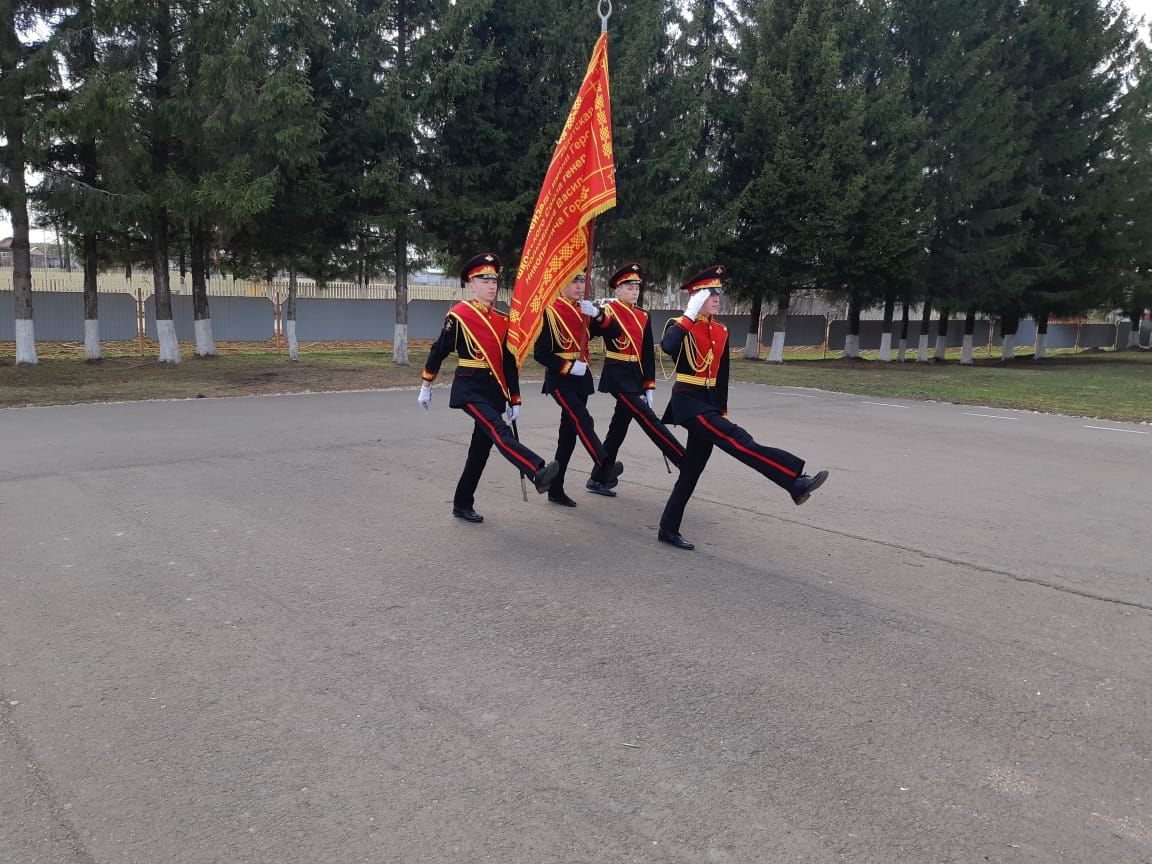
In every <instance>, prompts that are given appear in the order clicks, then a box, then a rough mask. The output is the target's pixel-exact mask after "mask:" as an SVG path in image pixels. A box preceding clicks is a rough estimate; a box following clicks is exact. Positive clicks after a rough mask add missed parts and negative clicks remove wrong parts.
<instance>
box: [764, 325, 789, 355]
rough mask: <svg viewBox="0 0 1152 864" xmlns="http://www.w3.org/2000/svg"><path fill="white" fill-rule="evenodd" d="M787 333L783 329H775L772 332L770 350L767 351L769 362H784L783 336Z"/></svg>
mask: <svg viewBox="0 0 1152 864" xmlns="http://www.w3.org/2000/svg"><path fill="white" fill-rule="evenodd" d="M787 335H788V334H786V333H785V332H784V331H783V330H777V331H776V332H775V333H773V334H772V350H771V351H770V352H769V353H768V362H769V363H783V362H784V337H785V336H787Z"/></svg>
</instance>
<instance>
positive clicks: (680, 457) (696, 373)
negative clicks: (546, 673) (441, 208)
mask: <svg viewBox="0 0 1152 864" xmlns="http://www.w3.org/2000/svg"><path fill="white" fill-rule="evenodd" d="M500 271H501V263H500V259H499V258H498V257H497V256H496V255H494V254H492V253H490V252H489V253H484V254H482V255H477V256H476V257H475V258H473V259H471V260H470V261H468V263H467V264H465V265H464V267H463V269H462V270H461V271H460V283H461V285H463V286H464V287H465V288H466V289H468V290H469V291H471V293H472V299H471V300H465V301H462V302H460V303H457V304H456V305H454V306H453V307H452V308H451V309H450V310H449V311H448V314H447V316H446V317H445V319H444V329H443V330H442V331H441V333H440V337H439V338H438V339H437V340H436V343H435V344H434V345H433V346H432V350H431V352H430V354H429V355H428V362H427V364H426V365H425V367H424V371H423V373H422V374H421V378H422V383H421V385H420V395H419V402H420V405H421V406H423V407H424V408H428V407H429V406H430V405H431V403H432V382H433V381H435V380H436V377H437V376H438V375H439V373H440V366H441V365H442V364H443V362H444V360H445V358H446V357H448V355H450V354H453V353H454V354H456V356H457V361H458V362H457V366H456V374H455V377H454V378H453V381H452V391H451V394H450V396H449V400H448V404H449V406H451V407H452V408H457V409H460V410H462V411H464V412H465V413H466V414H468V415H469V416H470V417H471V418H472V420H473V421H474V424H475V425H474V428H473V430H472V441H471V443H470V445H469V447H468V456H467V458H466V459H465V461H464V470H463V472H462V473H461V475H460V480H459V482H458V483H457V484H456V492H455V495H454V496H453V499H452V515H453V516H455V517H457V518H459V519H463V520H465V521H468V522H483V521H484V517H483V516H481V515H480V514H479V513H477V512H476V510H475V503H476V502H475V494H476V487H477V485H478V484H479V482H480V475H481V474H482V473H483V471H484V466H485V465H486V464H487V462H488V455H489V454H490V453H491V451H492V447H493V445H495V446H496V447H497V448H498V449H499V450H500V454H501V455H502V456H504V458H505V459H507V460H508V461H509V462H510V463H511V464H512V465H513V466H515V468H516V470H517V471H518V472H519V473H520V475H521V476H522V477H525V478H529V479H530V480H531V482H532V484H533V485H534V486H535V487H536V491H537V492H539V493H540V494H544V493H545V492H546V493H548V500H549V502H551V503H553V504H556V505H558V506H561V507H575V506H577V505H576V502H575V501H574V500H573V499H572V498H571V497H570V496H569V495H568V493H567V490H566V489H565V486H564V482H565V479H566V476H567V473H568V466H569V463H570V461H571V458H572V454H573V453H574V452H575V450H576V444H577V442H579V443H580V444H581V446H582V447H583V448H584V450H585V451H587V453H588V456H589V457H590V458H591V460H592V470H591V472H590V474H589V476H588V479H587V481H586V482H585V489H587V491H589V492H592V493H594V494H596V495H602V496H605V497H615V496H616V491H615V488H616V486H617V485H618V483H619V478H620V475H621V474H622V473H623V472H624V465H623V464H622V463H621V462H619V461H617V459H616V457H617V456H618V455H619V452H620V447H621V445H622V444H623V443H624V438H625V436H626V435H627V434H628V429H629V427H630V426H631V424H632V423H633V422H635V423H636V424H637V425H638V426H639V427H640V428H641V429H642V430H643V431H644V434H645V435H647V436H648V438H649V439H650V440H651V441H652V443H653V444H655V445H656V447H657V448H658V449H659V450H660V452H661V453H662V454H663V455H664V458H665V461H666V462H667V463H669V464H670V465H674V466H676V467H677V468H678V469H679V471H680V474H679V477H677V479H676V483H675V485H674V487H673V489H672V494H671V495H670V496H669V498H668V503H667V504H666V505H665V507H664V512H663V514H662V516H661V518H660V529H659V531H658V532H657V538H658V539H659V540H660V541H661V542H662V543H667V544H669V545H671V546H674V547H676V548H677V549H684V550H690V549H693V548H695V547H694V546H693V544H692V543H690V542H689V541H688V540H686V539H685V538H684V536H683V535H682V534H681V533H680V528H681V523H682V522H683V519H684V510H685V508H686V507H687V505H688V500H689V499H690V498H691V497H692V492H693V491H694V490H695V489H696V483H697V481H698V480H699V479H700V475H701V474H702V473H703V471H704V467H705V466H706V465H707V464H708V459H709V457H710V456H711V455H712V449H713V447H719V448H720V449H721V450H724V451H725V452H726V453H728V454H730V455H731V456H733V457H734V458H736V459H738V460H739V461H741V462H743V463H744V464H745V465H748V466H749V467H751V468H753V469H754V470H756V471H758V472H759V473H761V474H763V475H764V476H765V477H767V478H768V479H769V480H771V481H772V482H773V483H775V484H777V485H778V486H780V487H781V488H783V489H784V490H785V491H786V492H788V494H789V495H791V497H792V500H793V501H794V502H795V503H796V504H803V503H804V502H805V501H807V500H808V498H809V496H810V495H811V494H812V493H813V492H814V491H816V490H817V489H818V488H820V486H821V485H822V484H823V483H824V481H825V480H826V479H827V478H828V472H827V471H819V472H817V473H815V474H812V475H809V474H806V473H804V460H803V459H801V458H800V457H798V456H796V455H794V454H792V453H789V452H788V451H786V450H780V449H778V448H775V447H767V446H765V445H763V444H760V443H758V442H757V441H756V440H755V439H754V438H753V437H752V436H751V435H750V434H749V433H748V432H747V431H746V430H744V429H743V428H741V427H740V426H737V425H736V424H735V423H733V422H732V421H730V420H729V419H728V329H727V328H726V327H725V326H724V325H723V324H721V323H720V322H719V321H717V320H716V318H715V315H716V312H717V310H718V309H719V304H720V300H719V297H720V295H722V294H723V293H724V279H725V269H724V267H723V266H720V265H716V266H714V267H710V268H708V269H707V270H704V271H702V272H700V273H698V274H696V275H695V276H693V277H692V278H691V279H689V280H688V281H687V282H685V283H684V284H683V285H682V286H681V290H683V291H687V292H688V295H689V299H688V304H687V306H686V307H685V309H684V313H683V314H682V315H681V316H679V317H678V318H674V319H672V320H671V321H669V323H668V326H667V328H666V329H665V331H664V335H663V338H662V339H661V340H660V350H661V351H663V352H664V353H665V354H667V355H668V356H669V357H672V358H673V359H674V361H675V378H674V381H673V385H672V395H671V397H670V398H669V400H668V405H667V407H666V408H665V411H664V414H663V416H662V417H658V416H657V414H656V412H655V410H654V405H653V402H654V400H653V393H654V391H655V389H656V351H655V342H654V339H653V336H652V324H651V321H650V319H649V316H648V313H646V312H645V311H644V310H643V309H641V308H639V307H638V306H637V305H636V303H637V300H638V299H639V294H640V288H641V286H642V285H643V280H644V273H643V270H642V268H641V267H640V265H639V264H628V265H626V266H624V267H622V268H620V269H619V270H617V271H616V272H615V273H613V274H612V277H611V279H609V287H610V289H611V290H612V291H613V292H614V293H615V296H614V297H612V298H609V299H608V300H603V301H600V302H598V303H596V302H593V301H591V300H587V299H584V287H585V279H586V277H585V276H584V274H577V275H575V276H574V277H573V278H572V280H571V281H570V282H569V283H568V285H566V286H565V287H564V289H563V290H562V292H561V294H560V296H559V297H557V298H556V299H555V300H553V301H552V303H551V304H550V305H549V306H548V307H547V308H546V309H545V310H544V311H545V314H544V323H543V326H542V327H541V330H540V335H539V337H538V338H537V340H536V344H535V346H534V350H533V356H534V357H535V359H536V361H537V362H538V363H540V365H542V366H543V367H544V369H545V372H544V387H543V391H542V392H544V393H546V394H548V395H550V396H551V397H552V399H553V400H554V401H555V402H556V404H557V405H558V406H559V407H560V427H559V432H558V437H557V441H556V453H555V456H554V458H553V460H552V461H550V462H546V461H545V460H544V459H543V458H541V457H540V456H538V455H536V453H534V452H533V451H532V450H530V449H528V447H526V446H525V445H524V444H522V443H521V442H520V437H519V434H518V432H517V428H516V420H517V418H518V417H519V414H520V404H521V398H520V377H519V371H518V369H517V365H516V358H515V356H514V355H513V353H512V352H511V350H509V347H508V316H506V315H505V314H504V313H503V312H500V311H499V310H497V309H496V308H495V307H494V306H493V303H494V302H495V300H496V291H497V286H498V284H499V278H500ZM595 338H600V339H603V340H604V368H603V371H602V373H601V376H600V386H599V390H600V392H602V393H611V394H612V395H613V396H614V397H615V399H616V408H615V411H614V412H613V415H612V420H611V422H610V423H609V426H608V435H607V437H606V438H605V439H604V440H603V441H601V439H600V438H599V437H598V436H597V434H596V426H595V422H594V421H593V419H592V416H591V414H589V413H588V397H589V396H591V395H592V394H593V393H594V392H595V391H596V386H595V382H594V379H593V376H592V371H591V370H590V369H589V343H590V342H591V340H592V339H595ZM667 424H672V425H676V426H682V427H684V428H685V429H686V430H687V432H688V441H687V444H681V443H680V441H679V440H678V439H677V438H676V436H675V435H674V434H673V433H672V432H671V430H669V428H668V425H667ZM669 470H671V469H669Z"/></svg>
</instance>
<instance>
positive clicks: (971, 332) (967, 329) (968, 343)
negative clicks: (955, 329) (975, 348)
mask: <svg viewBox="0 0 1152 864" xmlns="http://www.w3.org/2000/svg"><path fill="white" fill-rule="evenodd" d="M975 335H976V310H975V309H969V310H968V314H967V315H965V316H964V347H963V348H961V349H960V365H961V366H972V365H973V364H974V362H975V361H974V360H973V359H972V339H973V337H974V336H975Z"/></svg>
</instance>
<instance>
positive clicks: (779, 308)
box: [768, 291, 792, 363]
mask: <svg viewBox="0 0 1152 864" xmlns="http://www.w3.org/2000/svg"><path fill="white" fill-rule="evenodd" d="M791 305H792V292H791V291H786V292H785V293H784V294H783V295H782V296H781V297H780V299H779V300H777V301H776V329H775V330H774V331H773V333H772V350H771V351H770V352H769V353H768V362H769V363H783V362H784V342H785V338H786V336H787V333H788V310H789V308H790V307H791Z"/></svg>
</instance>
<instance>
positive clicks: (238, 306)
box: [144, 294, 369, 342]
mask: <svg viewBox="0 0 1152 864" xmlns="http://www.w3.org/2000/svg"><path fill="white" fill-rule="evenodd" d="M326 302H335V301H326ZM364 302H369V301H364ZM208 311H209V313H210V314H211V317H212V338H213V339H215V340H219V341H221V342H265V341H267V340H269V339H271V338H272V337H273V336H275V335H276V310H275V307H274V306H273V305H272V301H271V300H268V299H266V298H264V297H210V298H209V300H208ZM193 315H194V313H193V310H192V298H191V297H190V296H189V295H187V294H173V295H172V321H173V323H174V324H175V325H176V338H177V339H178V340H180V341H181V342H194V341H195V340H196V324H195V321H194V318H193ZM144 327H145V332H146V333H147V334H148V335H149V336H150V337H151V338H153V339H155V338H156V298H155V297H149V298H148V299H147V300H145V301H144Z"/></svg>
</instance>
